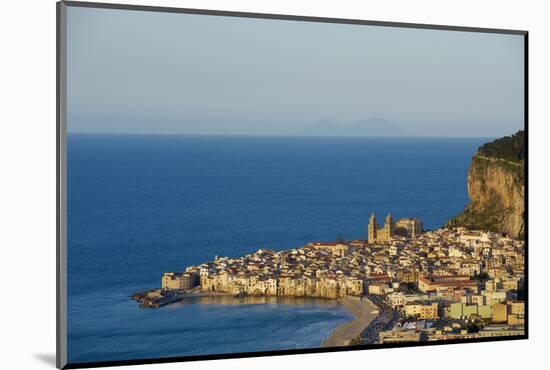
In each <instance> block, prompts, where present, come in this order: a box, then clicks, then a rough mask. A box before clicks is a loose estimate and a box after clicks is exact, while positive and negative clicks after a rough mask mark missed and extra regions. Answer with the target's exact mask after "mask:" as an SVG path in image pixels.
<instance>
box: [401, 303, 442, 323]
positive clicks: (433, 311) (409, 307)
mask: <svg viewBox="0 0 550 370" xmlns="http://www.w3.org/2000/svg"><path fill="white" fill-rule="evenodd" d="M405 316H412V317H417V318H420V319H423V320H429V319H437V318H438V317H439V312H438V305H437V303H436V302H434V303H428V304H422V303H408V304H406V305H405Z"/></svg>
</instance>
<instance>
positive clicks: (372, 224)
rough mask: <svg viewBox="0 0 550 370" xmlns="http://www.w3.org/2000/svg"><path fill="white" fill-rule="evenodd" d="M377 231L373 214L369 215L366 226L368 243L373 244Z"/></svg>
mask: <svg viewBox="0 0 550 370" xmlns="http://www.w3.org/2000/svg"><path fill="white" fill-rule="evenodd" d="M377 231H378V224H377V223H376V217H375V216H374V212H373V213H372V214H371V216H370V219H369V226H368V232H369V233H368V242H369V243H373V242H374V241H376V236H377V235H376V234H377Z"/></svg>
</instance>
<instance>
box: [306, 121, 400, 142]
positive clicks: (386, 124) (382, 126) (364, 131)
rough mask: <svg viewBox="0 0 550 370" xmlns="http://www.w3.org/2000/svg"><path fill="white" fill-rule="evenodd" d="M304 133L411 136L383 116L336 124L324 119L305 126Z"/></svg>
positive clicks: (319, 134) (317, 134) (318, 134)
mask: <svg viewBox="0 0 550 370" xmlns="http://www.w3.org/2000/svg"><path fill="white" fill-rule="evenodd" d="M302 133H303V134H305V135H316V136H374V137H383V136H410V133H409V132H408V131H407V130H405V129H403V128H401V127H399V126H397V125H396V124H394V123H392V122H390V121H388V120H386V119H383V118H371V119H367V120H360V121H355V122H352V123H350V124H336V123H334V122H332V121H330V120H328V119H322V120H320V121H319V122H317V123H315V124H313V125H311V126H308V127H305V128H304V129H303V132H302Z"/></svg>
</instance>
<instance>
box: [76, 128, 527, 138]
mask: <svg viewBox="0 0 550 370" xmlns="http://www.w3.org/2000/svg"><path fill="white" fill-rule="evenodd" d="M523 130H524V129H519V130H518V131H523ZM518 131H516V132H514V133H511V134H507V135H494V136H438V135H434V136H424V135H393V136H390V135H376V136H365V135H297V134H244V133H243V134H221V133H218V134H206V133H162V132H147V133H143V132H82V131H67V134H68V135H120V136H127V135H128V136H129V135H134V136H229V137H232V136H241V137H242V136H246V137H302V138H307V137H310V138H361V139H477V138H479V139H487V138H498V137H503V136H510V135H513V134H515V133H517V132H518Z"/></svg>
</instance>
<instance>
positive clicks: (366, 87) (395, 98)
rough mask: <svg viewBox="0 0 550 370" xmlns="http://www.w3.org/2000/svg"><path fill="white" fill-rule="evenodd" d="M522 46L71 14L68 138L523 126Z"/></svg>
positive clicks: (478, 130) (350, 28) (464, 35)
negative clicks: (361, 126) (374, 122)
mask: <svg viewBox="0 0 550 370" xmlns="http://www.w3.org/2000/svg"><path fill="white" fill-rule="evenodd" d="M523 84H524V81H523V37H522V36H516V35H497V34H484V33H470V32H451V31H435V30H416V29H405V28H389V27H374V26H359V25H342V24H326V23H312V22H295V21H281V20H266V19H247V18H232V17H216V16H199V15H187V14H169V13H153V12H138V11H125V10H105V9H89V8H77V7H69V9H68V127H69V132H121V133H187V134H193V133H213V134H295V133H301V132H307V130H306V131H304V130H305V129H304V128H307V127H309V126H312V125H315V124H316V123H317V122H319V121H320V120H330V121H331V122H332V123H334V124H336V125H350V124H352V123H354V122H356V121H361V120H368V119H370V118H383V119H385V120H387V121H390V122H391V123H393V124H394V125H396V126H399V127H400V128H403V129H404V130H406V132H408V133H409V134H412V135H418V136H501V135H506V134H511V133H513V132H515V131H517V130H518V129H520V128H522V127H523V109H524V107H523Z"/></svg>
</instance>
